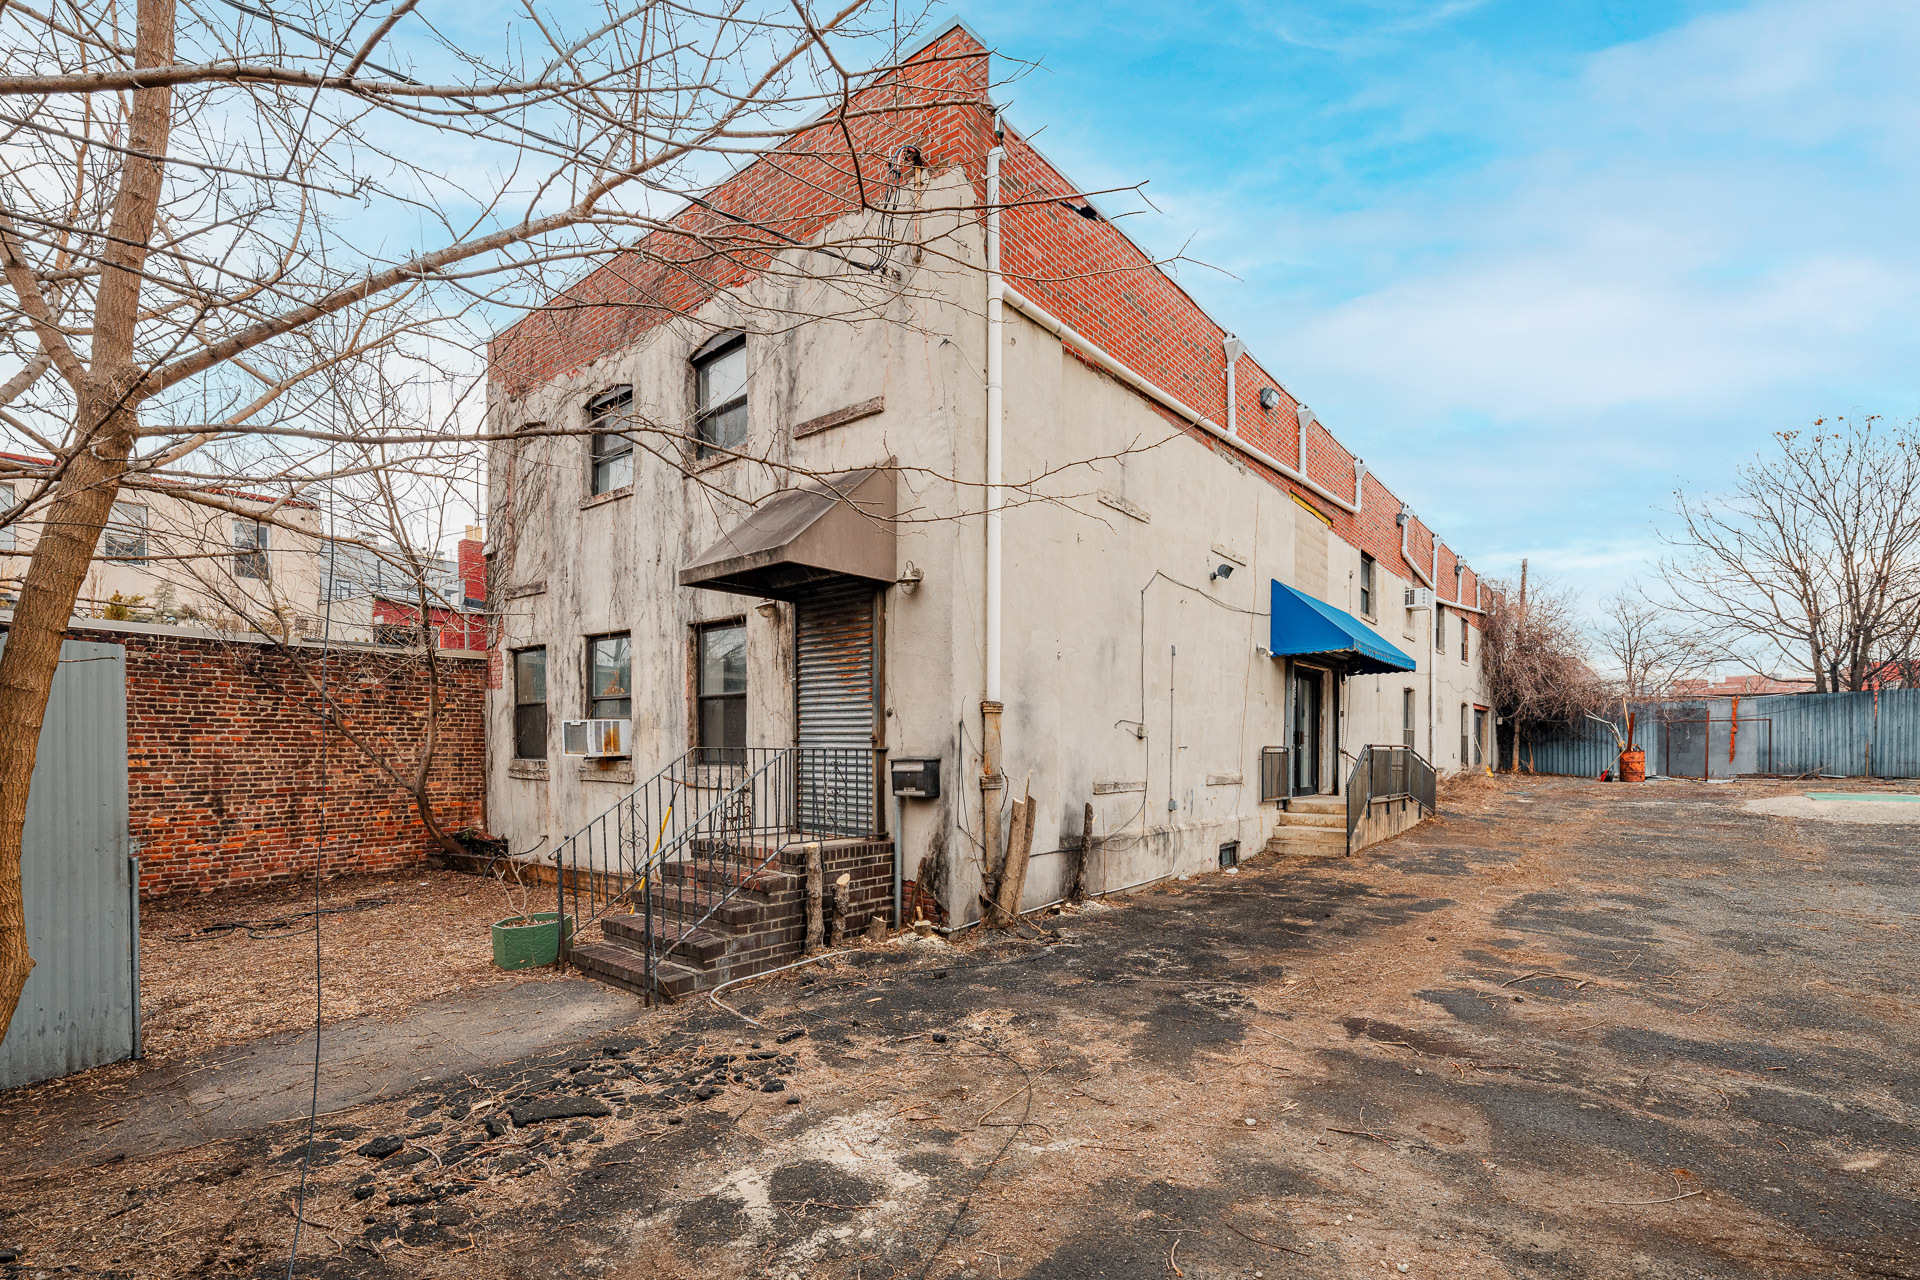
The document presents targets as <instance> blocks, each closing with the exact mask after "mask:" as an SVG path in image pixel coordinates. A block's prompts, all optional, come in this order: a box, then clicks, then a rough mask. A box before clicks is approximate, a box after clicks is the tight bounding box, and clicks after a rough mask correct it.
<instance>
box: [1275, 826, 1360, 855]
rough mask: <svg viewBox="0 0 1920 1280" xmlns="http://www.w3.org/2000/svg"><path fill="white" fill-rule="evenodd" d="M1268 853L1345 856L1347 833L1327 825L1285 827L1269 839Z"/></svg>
mask: <svg viewBox="0 0 1920 1280" xmlns="http://www.w3.org/2000/svg"><path fill="white" fill-rule="evenodd" d="M1266 849H1267V852H1268V853H1277V854H1283V855H1295V856H1306V857H1343V856H1345V854H1346V852H1347V833H1346V830H1345V829H1344V828H1342V829H1341V830H1338V831H1335V830H1331V829H1329V828H1326V827H1285V828H1282V829H1281V830H1279V831H1276V832H1274V834H1273V837H1272V838H1271V839H1269V840H1268V841H1267V845H1266Z"/></svg>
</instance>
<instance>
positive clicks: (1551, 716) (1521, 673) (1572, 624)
mask: <svg viewBox="0 0 1920 1280" xmlns="http://www.w3.org/2000/svg"><path fill="white" fill-rule="evenodd" d="M1487 586H1488V588H1489V593H1490V595H1491V600H1490V601H1489V603H1488V605H1487V612H1486V615H1485V617H1484V618H1483V619H1482V627H1483V629H1482V631H1481V644H1482V652H1483V661H1484V662H1485V664H1486V673H1487V698H1488V700H1489V701H1490V702H1491V703H1492V704H1493V709H1494V711H1495V712H1496V713H1497V714H1498V715H1499V716H1500V717H1501V719H1502V720H1504V721H1505V722H1506V724H1507V726H1508V727H1509V730H1510V732H1511V733H1512V735H1513V742H1514V746H1515V752H1514V761H1515V764H1516V765H1522V766H1524V764H1525V755H1524V750H1525V743H1526V739H1527V737H1528V736H1529V735H1530V734H1532V733H1533V732H1534V731H1535V730H1537V729H1539V728H1541V727H1543V726H1546V725H1551V724H1566V723H1569V722H1571V721H1575V720H1579V719H1581V718H1582V717H1584V716H1585V715H1586V714H1587V713H1588V712H1590V711H1593V710H1595V709H1597V708H1598V707H1600V706H1602V705H1604V704H1605V701H1606V690H1605V688H1604V686H1603V685H1602V684H1601V682H1600V680H1599V677H1598V676H1597V675H1596V674H1595V672H1594V670H1593V668H1592V667H1591V666H1590V665H1589V664H1588V662H1587V655H1586V645H1585V641H1584V637H1583V633H1582V629H1581V626H1580V622H1579V617H1578V613H1577V611H1576V609H1575V607H1574V600H1573V597H1572V596H1571V595H1570V594H1569V593H1568V592H1567V591H1565V590H1564V589H1562V588H1560V587H1558V586H1557V585H1554V584H1552V583H1542V582H1541V581H1539V580H1538V579H1537V578H1535V579H1534V580H1532V581H1529V579H1528V572H1527V562H1526V561H1525V560H1522V561H1521V562H1520V581H1519V583H1518V584H1517V585H1515V584H1512V583H1505V582H1498V581H1494V580H1491V579H1490V580H1489V581H1488V583H1487Z"/></svg>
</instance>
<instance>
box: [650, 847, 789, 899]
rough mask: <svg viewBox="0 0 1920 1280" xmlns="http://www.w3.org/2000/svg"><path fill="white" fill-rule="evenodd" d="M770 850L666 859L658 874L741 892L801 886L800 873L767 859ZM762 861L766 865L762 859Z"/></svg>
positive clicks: (776, 890) (767, 890)
mask: <svg viewBox="0 0 1920 1280" xmlns="http://www.w3.org/2000/svg"><path fill="white" fill-rule="evenodd" d="M771 856H772V851H771V850H769V851H767V852H765V853H758V852H756V853H755V854H754V855H752V856H751V857H750V858H749V857H722V858H710V857H707V856H704V855H702V856H697V857H695V858H693V859H690V860H688V861H686V862H669V863H668V864H667V865H666V866H664V867H662V868H661V869H660V878H661V879H662V880H666V881H669V882H673V883H683V882H688V881H693V882H698V883H701V884H711V885H722V886H726V887H729V888H738V889H739V890H740V891H741V892H743V893H754V894H769V893H780V892H782V891H784V890H788V889H797V888H799V887H800V877H799V876H796V875H792V874H789V873H788V872H785V871H782V870H781V869H780V863H779V862H778V861H777V860H776V861H772V862H766V859H767V858H769V857H771ZM763 862H765V865H762V863H763Z"/></svg>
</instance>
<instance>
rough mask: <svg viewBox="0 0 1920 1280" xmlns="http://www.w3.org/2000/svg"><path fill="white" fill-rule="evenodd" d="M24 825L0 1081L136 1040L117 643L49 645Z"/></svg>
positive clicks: (1, 1085) (73, 1063)
mask: <svg viewBox="0 0 1920 1280" xmlns="http://www.w3.org/2000/svg"><path fill="white" fill-rule="evenodd" d="M5 644H6V638H5V637H4V636H0V648H4V646H5ZM24 835H25V848H24V850H23V853H22V857H21V865H20V871H21V878H22V881H23V884H22V888H23V890H24V893H25V896H26V905H27V948H28V951H29V952H30V953H31V954H32V956H33V959H34V966H33V970H32V972H30V973H29V974H28V975H27V985H26V988H25V989H24V990H23V991H22V992H21V993H20V1007H19V1008H18V1009H16V1010H15V1011H14V1015H13V1023H12V1025H11V1026H9V1027H8V1028H7V1038H6V1039H5V1040H3V1041H0V1089H6V1088H11V1087H13V1086H15V1085H22V1084H30V1083H32V1082H33V1081H35V1080H48V1079H51V1078H53V1077H54V1076H63V1075H66V1074H68V1073H69V1072H74V1071H84V1070H85V1069H86V1068H88V1067H97V1066H99V1065H100V1064H101V1063H104V1062H118V1061H119V1060H120V1059H122V1058H125V1057H129V1056H131V1055H132V1054H134V1053H135V1052H137V1051H138V1047H139V1030H138V1019H139V969H138V965H137V958H138V948H139V903H138V900H137V899H136V897H135V895H134V884H133V874H132V867H131V865H130V864H129V862H128V860H127V655H126V650H125V649H124V648H122V647H121V646H120V645H117V644H100V643H95V642H92V641H82V640H69V641H67V642H66V643H65V644H64V645H62V646H61V648H60V670H59V673H58V674H57V675H56V676H55V677H54V680H53V693H52V696H51V697H50V698H49V699H48V701H47V718H46V724H45V726H44V727H43V728H42V729H41V731H40V750H39V755H38V756H37V758H36V759H35V761H34V766H33V781H32V783H31V785H30V787H29V790H28V792H27V825H26V831H25V833H24Z"/></svg>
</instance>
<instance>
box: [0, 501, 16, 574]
mask: <svg viewBox="0 0 1920 1280" xmlns="http://www.w3.org/2000/svg"><path fill="white" fill-rule="evenodd" d="M13 501H14V499H13V486H12V485H10V484H0V513H4V512H7V511H10V510H12V509H13ZM19 545H20V544H19V540H18V539H17V538H15V537H14V536H13V526H12V525H10V524H8V525H0V551H12V550H13V549H15V548H16V547H18V546H19ZM12 567H13V566H12V565H10V564H8V563H7V562H6V561H5V560H0V578H4V577H6V576H7V571H8V570H9V569H11V568H12Z"/></svg>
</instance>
